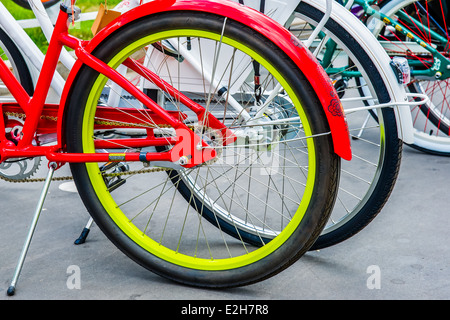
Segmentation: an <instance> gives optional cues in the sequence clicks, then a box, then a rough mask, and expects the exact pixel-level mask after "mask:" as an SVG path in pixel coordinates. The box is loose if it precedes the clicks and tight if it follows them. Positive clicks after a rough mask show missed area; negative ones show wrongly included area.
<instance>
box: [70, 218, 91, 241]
mask: <svg viewBox="0 0 450 320" xmlns="http://www.w3.org/2000/svg"><path fill="white" fill-rule="evenodd" d="M92 222H94V220H93V219H92V218H89V221H88V223H87V224H86V227H84V229H83V231H81V234H80V236H79V237H78V239H77V240H75V241H74V243H75V244H82V243H85V242H86V238H87V236H88V234H89V231H90V230H91V226H92Z"/></svg>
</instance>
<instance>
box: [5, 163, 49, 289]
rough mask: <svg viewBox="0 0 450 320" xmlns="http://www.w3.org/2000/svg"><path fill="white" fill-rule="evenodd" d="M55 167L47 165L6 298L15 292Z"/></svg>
mask: <svg viewBox="0 0 450 320" xmlns="http://www.w3.org/2000/svg"><path fill="white" fill-rule="evenodd" d="M56 167H57V165H56V163H54V162H51V163H50V164H49V170H48V174H47V178H46V179H45V182H44V187H43V188H42V191H41V196H40V198H39V202H38V204H37V206H36V211H35V212H34V216H33V221H32V223H31V226H30V229H29V230H28V235H27V238H26V240H25V243H24V245H23V247H22V252H21V254H20V257H19V261H18V262H17V266H16V270H15V271H14V276H13V278H12V280H11V285H10V286H9V288H8V290H7V292H6V293H7V295H8V296H12V295H14V293H15V291H16V283H17V279H18V278H19V275H20V271H21V270H22V266H23V262H24V261H25V256H26V254H27V251H28V248H29V247H30V243H31V238H32V237H33V234H34V230H35V229H36V225H37V222H38V219H39V215H40V214H41V211H42V206H43V205H44V201H45V197H46V196H47V192H48V188H49V187H50V182H51V181H52V177H53V173H54V172H55V169H56Z"/></svg>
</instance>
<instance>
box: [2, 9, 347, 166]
mask: <svg viewBox="0 0 450 320" xmlns="http://www.w3.org/2000/svg"><path fill="white" fill-rule="evenodd" d="M165 10H199V11H205V12H211V13H216V14H221V15H224V16H228V17H231V18H233V19H236V20H237V21H240V22H242V23H245V24H246V25H249V26H250V27H252V28H253V29H255V30H257V31H258V32H260V33H262V34H264V35H265V36H266V37H267V38H269V39H271V40H272V41H273V42H274V43H275V44H277V45H278V46H279V47H280V48H282V49H283V50H284V51H285V52H286V53H287V54H288V55H289V56H290V57H291V58H292V59H293V61H294V62H295V63H296V64H297V65H298V66H299V68H300V70H302V71H303V72H304V74H305V75H306V76H307V77H308V80H309V81H310V82H311V84H312V85H313V87H314V90H315V91H316V92H317V93H318V98H319V100H320V101H321V104H322V108H323V110H324V111H325V114H326V116H327V119H328V123H329V125H330V129H331V134H332V137H333V143H334V148H335V152H336V153H337V154H338V155H340V156H341V157H343V158H344V159H348V160H349V159H351V149H350V140H349V134H348V129H347V124H346V120H345V116H344V114H343V112H342V107H341V106H340V103H339V100H338V98H337V94H336V92H335V90H334V88H333V86H332V85H331V84H330V83H329V78H328V76H327V75H326V74H325V72H324V71H323V69H321V67H320V65H319V64H318V62H317V61H316V60H315V58H314V57H313V56H312V55H311V54H310V53H309V51H308V50H307V49H306V48H305V47H304V46H303V45H302V44H301V43H300V42H299V41H298V40H297V39H295V37H293V36H292V35H291V34H290V33H289V32H288V31H287V30H286V29H284V28H282V27H281V26H280V25H278V24H277V23H275V22H274V21H273V20H271V19H269V18H267V17H266V16H263V15H262V14H260V13H259V12H257V11H255V10H252V9H249V8H246V7H242V6H239V5H237V4H235V3H232V2H227V3H223V2H220V1H196V0H194V1H192V0H189V1H188V0H179V1H175V0H155V1H152V2H149V3H147V4H145V5H142V6H141V7H140V8H139V10H131V11H129V12H127V13H125V14H124V15H122V16H121V17H119V18H118V19H116V20H115V21H114V22H112V23H111V24H110V25H109V26H107V27H106V28H104V29H103V30H102V31H101V32H100V33H99V34H97V36H95V37H94V39H93V40H91V41H82V40H79V39H77V38H75V37H73V36H71V35H69V33H68V18H69V15H70V9H68V10H67V8H65V7H64V6H61V10H60V13H59V16H58V19H57V21H56V24H55V27H54V32H53V35H52V38H51V41H50V43H49V47H48V51H47V54H46V56H45V60H44V63H43V66H42V70H41V73H40V75H39V78H38V81H37V85H36V88H35V92H34V95H33V96H32V97H30V96H29V95H28V94H27V93H26V91H25V89H24V88H23V87H22V86H21V85H20V83H19V81H18V80H17V79H16V78H15V77H14V75H13V74H12V73H11V71H10V70H9V69H8V67H7V66H6V64H5V63H4V62H3V61H0V78H1V79H2V80H3V82H4V84H5V85H6V86H7V88H8V89H9V90H10V92H11V94H12V95H13V97H14V98H15V99H16V101H17V102H16V103H2V104H0V111H1V112H2V114H4V113H5V112H18V110H19V111H20V112H24V113H25V115H26V119H25V121H24V124H23V129H22V136H21V137H20V139H18V140H17V141H16V142H13V141H11V140H9V139H7V137H6V134H5V131H6V128H7V123H6V121H5V120H4V121H0V126H1V127H0V140H1V141H0V157H1V158H0V161H4V160H6V159H8V158H18V157H35V156H45V157H46V158H47V159H48V160H50V161H53V162H57V163H65V162H108V161H170V162H176V161H178V160H179V159H181V158H185V159H190V161H189V162H188V163H187V164H186V163H185V164H183V166H185V167H192V166H196V165H198V164H201V163H203V162H205V161H208V160H211V159H213V158H214V157H215V156H216V154H215V151H214V149H212V148H204V147H206V146H207V144H206V142H204V141H203V140H202V139H201V138H200V137H199V136H197V135H196V134H195V133H194V132H193V131H192V130H190V129H189V128H188V127H187V126H186V125H185V124H184V123H183V119H184V116H183V115H182V114H180V113H179V112H176V113H171V112H168V111H166V110H164V109H163V108H161V107H160V106H159V105H158V104H156V103H155V102H154V101H153V100H151V99H150V98H149V97H147V96H146V95H145V94H144V93H143V92H142V91H140V90H138V89H137V88H136V87H135V86H134V85H133V84H131V83H130V82H129V81H128V80H127V79H126V78H124V77H123V76H122V75H121V74H120V73H118V72H117V71H115V70H113V69H112V68H110V67H109V66H108V65H106V64H105V63H103V62H102V61H100V60H98V59H97V58H95V57H94V56H93V55H92V54H91V53H90V52H92V50H93V48H95V46H96V45H98V44H99V43H100V42H101V41H102V40H103V39H105V37H106V36H108V35H109V34H111V33H112V32H114V31H115V30H117V29H118V28H120V27H121V26H123V25H124V24H126V23H129V22H131V21H133V20H135V19H137V18H139V17H141V16H143V15H149V14H153V13H156V12H161V11H165ZM66 11H68V12H66ZM63 46H67V47H69V48H72V49H73V50H74V51H75V53H76V55H77V58H78V60H77V62H76V63H75V66H74V68H73V69H72V71H71V73H70V74H69V77H68V79H67V82H66V86H65V89H64V92H63V96H62V97H61V102H60V104H59V105H49V104H46V103H45V100H46V97H47V93H48V91H49V88H50V83H51V80H52V77H53V74H54V72H55V70H56V66H57V63H58V59H59V55H60V53H61V49H62V47H63ZM308 62H310V63H308ZM82 64H85V65H88V66H89V67H91V68H93V69H94V70H96V71H98V72H100V73H101V74H103V75H105V76H106V77H108V78H109V79H111V80H112V81H114V82H116V83H117V84H118V85H119V86H121V87H122V88H123V89H124V90H126V91H127V92H129V93H130V94H132V95H133V96H134V97H135V98H136V99H137V100H139V101H140V102H141V103H142V104H143V105H144V106H146V107H147V108H148V109H149V110H150V115H151V117H152V120H153V122H154V123H155V124H166V125H169V126H171V127H173V128H174V129H175V132H176V137H173V138H170V139H166V138H157V137H155V136H154V135H153V134H151V131H149V133H150V134H148V137H147V138H130V139H121V140H120V143H121V145H122V146H123V145H126V146H129V147H134V148H136V147H145V146H158V145H168V144H170V145H173V146H174V147H173V148H172V149H171V150H170V151H168V152H161V153H160V152H152V153H138V152H127V153H67V152H65V142H64V138H63V135H64V123H63V118H64V111H65V110H64V106H65V104H66V99H67V93H68V91H69V89H70V87H71V85H72V84H73V81H74V79H75V78H76V73H77V72H78V70H79V69H80V67H81V65H82ZM124 64H125V65H126V66H127V67H129V68H131V69H132V70H133V71H135V72H137V73H139V74H141V75H142V76H145V77H146V78H148V79H150V80H151V81H152V82H153V83H155V84H156V85H157V86H159V87H160V88H161V89H163V88H164V90H165V91H166V92H167V93H168V94H170V95H171V96H172V97H173V98H174V99H176V100H177V101H181V102H182V103H184V104H185V105H186V106H187V107H189V108H190V109H191V110H192V111H194V112H195V113H196V114H197V117H198V119H199V121H200V122H202V123H203V124H205V125H207V126H208V127H211V128H213V129H215V130H217V131H220V132H221V133H222V135H223V137H224V141H225V144H228V143H231V142H233V141H234V140H235V137H234V135H233V133H232V132H231V131H230V130H228V129H227V128H226V127H225V126H224V125H223V124H222V123H221V122H220V121H218V120H217V119H216V118H215V117H213V116H212V115H210V114H205V109H204V108H203V107H201V106H200V105H198V104H196V103H195V102H193V101H192V100H190V99H188V98H187V97H186V96H184V95H183V94H182V93H181V92H179V91H177V90H176V89H174V88H173V87H171V86H170V85H168V84H167V83H165V82H164V81H163V80H162V79H160V78H159V77H158V76H157V75H156V74H154V73H153V72H152V71H150V70H149V69H147V68H145V67H144V66H142V65H141V64H139V65H137V64H136V63H135V62H134V61H132V60H131V59H128V60H126V61H125V62H124ZM305 68H307V69H308V70H304V69H305ZM167 88H169V89H167ZM127 112H128V113H130V111H129V110H128V109H127ZM102 113H103V114H105V115H106V114H107V115H108V119H111V121H114V120H115V119H116V120H117V121H118V122H121V121H123V113H122V112H120V110H119V109H117V108H109V107H98V108H97V113H96V114H97V115H101V114H102ZM130 114H131V113H130ZM147 114H148V113H147ZM131 115H132V116H133V121H134V122H136V121H137V122H138V123H139V122H140V120H139V119H141V121H142V124H143V127H145V126H144V124H145V123H148V119H144V117H143V116H142V115H140V114H139V113H138V112H136V113H135V114H131ZM42 116H53V117H55V116H57V118H58V120H57V122H56V124H55V123H54V122H51V121H48V120H45V118H46V117H42ZM42 118H44V119H42ZM3 119H5V118H3ZM136 119H137V120H136ZM115 127H117V126H115ZM95 128H96V129H97V128H101V126H99V127H97V126H96V127H95ZM38 133H57V136H58V138H57V143H56V144H55V145H51V146H39V145H34V144H33V140H34V138H35V135H36V134H38ZM95 144H96V147H98V148H110V147H112V146H113V145H114V140H106V141H96V142H95Z"/></svg>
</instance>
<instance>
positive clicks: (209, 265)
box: [82, 29, 316, 270]
mask: <svg viewBox="0 0 450 320" xmlns="http://www.w3.org/2000/svg"><path fill="white" fill-rule="evenodd" d="M193 34H195V35H196V37H204V38H209V39H212V40H216V41H219V40H221V41H222V42H223V43H226V44H229V45H231V46H233V47H234V48H237V49H239V50H241V51H243V52H244V53H246V54H248V55H250V56H251V57H253V58H254V59H255V60H257V61H258V62H259V63H261V65H263V66H264V67H265V68H266V69H267V70H268V71H269V72H271V73H272V74H273V75H274V76H275V78H276V79H277V81H279V82H280V83H281V84H282V85H283V87H284V88H285V90H286V92H287V93H288V95H289V97H290V98H291V99H292V102H293V103H294V105H295V106H296V109H297V111H298V114H299V116H300V119H301V120H302V125H303V129H304V132H305V135H306V136H310V135H311V134H312V132H311V128H310V126H309V122H308V121H307V119H308V118H307V117H306V115H305V114H304V111H303V108H302V107H301V104H300V101H298V99H297V97H296V96H295V94H294V92H293V90H292V88H290V86H289V85H288V84H287V82H286V81H285V80H284V79H283V78H282V77H281V75H280V74H279V73H278V71H277V70H276V69H275V68H274V67H273V66H271V65H270V64H269V63H268V62H267V61H265V59H264V58H262V57H261V56H260V55H258V54H257V53H256V52H254V51H253V50H251V49H250V48H248V47H246V46H245V45H243V44H242V43H239V42H236V41H234V40H233V39H230V38H227V37H223V38H222V39H221V36H220V34H215V33H211V32H207V31H199V30H189V29H182V30H170V31H164V32H160V33H156V34H152V35H149V36H146V37H145V38H142V39H139V40H138V41H136V42H134V43H132V44H131V45H129V46H127V47H126V48H124V49H123V50H122V51H121V52H120V53H119V54H117V55H116V56H115V57H114V58H113V59H112V60H111V61H110V62H109V63H108V65H109V66H111V67H112V68H116V67H117V66H119V65H120V63H121V62H122V61H123V60H125V58H126V57H128V56H129V55H130V54H132V53H133V52H136V51H137V50H138V49H140V48H142V47H144V46H145V45H148V44H149V43H153V42H156V41H160V40H162V39H167V38H174V37H183V36H192V35H193ZM106 81H107V78H106V77H105V76H103V75H100V76H99V77H98V78H97V80H96V81H95V83H94V85H93V87H92V89H91V92H90V94H89V96H88V100H87V105H86V109H85V113H84V118H83V125H82V132H83V137H82V144H83V150H84V152H86V153H92V152H95V148H94V143H93V139H92V137H93V128H94V115H95V112H96V106H97V101H98V100H99V98H100V94H101V92H102V89H103V87H104V86H105V84H106ZM306 140H307V147H308V161H309V167H308V178H307V183H306V188H305V191H304V194H303V198H302V201H301V203H300V206H299V208H298V209H297V211H296V213H295V215H294V216H293V218H292V220H291V221H290V222H289V224H288V225H287V226H286V227H285V229H284V230H283V231H282V232H281V233H280V234H279V235H278V236H277V237H276V238H274V239H273V240H271V241H270V242H269V243H268V244H266V245H265V246H263V247H261V248H258V249H256V250H254V251H252V252H249V253H246V254H244V255H241V256H237V257H232V258H225V259H204V258H198V257H192V256H189V255H185V254H181V253H179V252H176V251H174V250H172V249H168V248H166V247H164V246H162V245H161V244H159V243H158V242H156V241H155V240H153V239H151V238H150V237H148V236H147V235H145V234H143V232H142V231H141V230H140V229H139V228H137V227H136V226H135V225H134V224H133V223H132V222H131V221H130V220H129V218H128V217H127V216H126V215H125V214H124V213H123V212H122V210H121V209H120V208H119V207H118V206H117V204H116V202H115V201H114V199H113V197H112V196H111V194H110V193H109V191H108V190H107V188H106V185H105V182H104V180H103V177H102V175H101V173H100V170H99V166H98V164H97V163H86V164H85V165H86V169H87V172H88V175H89V178H90V181H91V183H92V187H93V189H94V190H95V193H96V195H97V197H98V199H99V200H100V202H101V204H102V205H103V207H104V209H105V210H106V212H107V213H108V214H109V216H110V217H111V219H112V220H113V221H114V222H115V223H116V224H117V226H118V227H119V228H120V229H121V230H122V231H123V232H124V233H125V234H126V235H127V236H128V237H129V238H130V239H131V240H132V241H134V242H135V243H137V244H138V245H139V246H141V247H142V248H143V249H145V250H146V251H148V252H150V253H152V254H153V255H155V256H157V257H159V258H161V259H163V260H165V261H168V262H170V263H173V264H176V265H179V266H183V267H187V268H192V269H199V270H227V269H233V268H239V267H242V266H246V265H249V264H252V263H255V262H256V261H259V260H261V259H263V258H265V257H267V256H268V255H270V254H271V253H272V252H274V251H275V250H276V249H278V248H279V247H280V246H281V245H282V244H283V243H284V242H285V241H286V240H287V239H289V237H290V236H291V235H292V233H293V232H294V231H295V229H296V228H297V226H298V225H299V224H300V222H301V221H302V219H303V217H304V215H305V212H306V210H307V208H308V205H309V201H310V199H311V196H312V191H313V187H314V183H315V181H314V180H315V172H316V167H315V165H316V161H315V160H316V159H315V148H314V142H313V139H306Z"/></svg>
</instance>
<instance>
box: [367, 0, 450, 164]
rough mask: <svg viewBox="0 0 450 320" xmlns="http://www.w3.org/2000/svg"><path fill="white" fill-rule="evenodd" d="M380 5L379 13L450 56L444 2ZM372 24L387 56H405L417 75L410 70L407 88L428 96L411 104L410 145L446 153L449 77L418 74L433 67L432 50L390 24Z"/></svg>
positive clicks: (448, 144)
mask: <svg viewBox="0 0 450 320" xmlns="http://www.w3.org/2000/svg"><path fill="white" fill-rule="evenodd" d="M380 6H381V9H380V12H382V13H384V14H385V15H387V16H389V17H390V18H392V19H395V20H396V21H397V22H399V23H400V24H401V25H402V26H403V27H404V28H406V29H408V30H410V31H411V33H413V34H414V35H416V36H418V37H419V38H420V39H421V40H422V41H424V42H425V43H427V44H430V45H432V46H433V47H435V48H436V49H437V50H438V51H439V52H440V53H441V54H443V55H444V57H446V58H447V59H448V58H449V47H448V41H449V39H450V38H449V33H448V26H449V25H448V24H449V23H448V18H447V16H446V13H445V12H446V11H445V10H446V9H447V10H448V8H446V7H445V6H446V3H445V2H442V1H440V0H439V1H416V0H407V1H401V0H393V1H383V2H382V3H381V5H380ZM371 27H372V30H373V32H374V34H375V35H377V36H378V38H379V40H380V42H381V43H382V44H383V46H384V47H385V49H386V51H387V52H388V54H389V55H390V56H404V57H406V58H407V59H408V62H409V64H410V65H411V67H412V68H413V69H414V70H415V72H416V74H417V76H414V73H413V77H412V79H411V82H410V83H409V84H408V89H409V91H410V92H411V93H421V94H426V95H427V96H428V97H429V99H430V100H429V101H428V102H427V103H425V104H423V105H419V106H414V107H411V113H412V118H413V121H414V128H415V142H414V144H411V145H410V146H411V147H413V148H416V149H419V150H421V151H424V152H427V153H431V154H437V155H446V156H449V155H450V137H449V134H450V101H449V99H448V88H449V86H450V82H449V81H450V80H449V79H448V78H447V76H446V75H444V76H443V77H442V78H441V79H437V78H436V77H435V76H434V75H432V76H420V75H419V72H421V71H426V70H428V69H430V68H431V67H432V66H433V62H434V60H433V56H432V55H431V53H430V52H429V51H427V50H426V49H424V48H422V47H421V46H420V45H419V44H416V43H415V42H413V41H411V40H410V39H409V38H407V37H405V36H403V35H402V34H400V33H399V32H398V31H396V30H395V29H394V28H392V27H390V26H387V27H386V26H383V25H382V24H378V25H377V24H373V25H372V26H371ZM446 30H447V31H446ZM433 32H434V33H433Z"/></svg>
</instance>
